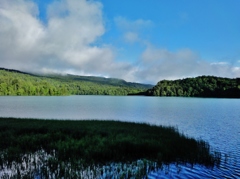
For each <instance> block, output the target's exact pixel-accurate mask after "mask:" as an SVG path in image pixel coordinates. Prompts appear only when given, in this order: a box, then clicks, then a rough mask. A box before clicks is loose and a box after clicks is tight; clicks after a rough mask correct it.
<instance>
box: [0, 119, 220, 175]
mask: <svg viewBox="0 0 240 179" xmlns="http://www.w3.org/2000/svg"><path fill="white" fill-rule="evenodd" d="M0 152H1V157H0V170H3V169H5V170H6V169H7V168H9V169H11V167H12V166H13V164H14V166H16V167H15V168H16V173H18V170H20V169H21V167H22V165H23V163H25V164H24V167H25V168H27V166H28V168H29V165H30V166H31V167H30V170H32V171H31V172H34V171H35V172H36V170H38V171H39V170H40V171H41V173H44V172H43V171H45V170H46V171H48V172H50V173H57V174H55V175H58V176H64V173H65V172H66V167H69V166H70V168H71V170H69V169H68V170H67V171H68V172H69V171H77V170H79V169H80V168H85V169H86V168H87V167H88V166H103V165H105V164H109V163H119V162H121V163H129V162H134V161H137V160H139V159H144V160H146V161H154V162H156V163H157V164H158V165H159V166H160V165H161V164H163V163H170V162H183V163H191V164H195V163H198V164H202V165H206V166H213V165H215V164H216V163H218V162H219V157H218V156H219V155H218V154H217V153H215V154H212V153H210V147H209V144H208V143H206V142H204V141H202V140H195V139H192V138H189V137H186V136H184V135H182V134H180V133H179V132H178V131H177V130H176V129H175V128H173V127H163V126H154V125H148V124H138V123H130V122H119V121H97V120H83V121H69V120H67V121H63V120H37V119H15V118H0ZM36 154H37V155H38V156H37V157H35V159H33V158H34V157H33V156H34V155H36ZM36 158H37V159H36ZM41 158H43V159H42V160H43V161H42V162H40V163H38V165H39V166H36V165H37V164H36V163H37V162H36V160H38V161H39V160H40V159H41ZM26 161H27V162H26ZM66 164H67V165H66ZM18 166H19V169H18ZM33 166H35V167H33ZM24 167H23V168H24ZM42 167H44V168H45V169H44V168H42ZM79 167H80V168H79ZM64 168H65V169H64ZM46 175H50V174H49V173H48V174H46ZM73 178H74V177H73Z"/></svg>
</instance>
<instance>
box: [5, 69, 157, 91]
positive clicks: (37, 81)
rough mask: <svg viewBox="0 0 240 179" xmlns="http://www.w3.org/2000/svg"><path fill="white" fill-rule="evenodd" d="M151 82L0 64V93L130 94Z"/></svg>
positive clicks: (147, 86) (145, 88)
mask: <svg viewBox="0 0 240 179" xmlns="http://www.w3.org/2000/svg"><path fill="white" fill-rule="evenodd" d="M152 87H153V85H148V84H141V83H131V82H126V81H124V80H121V79H115V78H103V77H94V76H77V75H69V74H67V75H58V74H54V75H39V74H30V73H26V72H22V71H18V70H13V69H5V68H0V95H27V96H28V95H44V96H46V95H129V94H139V93H142V92H145V91H146V90H147V89H149V88H152Z"/></svg>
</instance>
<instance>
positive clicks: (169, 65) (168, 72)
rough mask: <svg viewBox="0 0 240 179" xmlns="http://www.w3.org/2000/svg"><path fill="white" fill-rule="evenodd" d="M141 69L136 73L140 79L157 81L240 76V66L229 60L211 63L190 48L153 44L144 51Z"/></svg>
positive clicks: (140, 63) (140, 64)
mask: <svg viewBox="0 0 240 179" xmlns="http://www.w3.org/2000/svg"><path fill="white" fill-rule="evenodd" d="M139 69H140V70H138V71H137V72H136V74H135V76H137V78H138V79H142V80H143V81H149V82H155V83H156V82H157V81H159V80H163V79H179V78H186V77H196V76H200V75H214V76H221V77H230V78H232V77H236V76H240V68H238V67H233V66H231V65H230V64H229V63H227V62H219V63H209V62H207V61H205V60H203V59H201V57H200V56H199V55H198V54H197V53H195V52H193V51H191V50H190V49H181V50H179V51H176V52H171V51H169V50H167V49H161V48H155V47H152V46H148V47H147V48H146V50H145V51H144V52H143V54H142V57H141V61H140V62H139Z"/></svg>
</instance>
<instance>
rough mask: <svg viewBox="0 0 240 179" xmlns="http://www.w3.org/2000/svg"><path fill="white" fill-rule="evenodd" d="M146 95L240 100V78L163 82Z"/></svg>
mask: <svg viewBox="0 0 240 179" xmlns="http://www.w3.org/2000/svg"><path fill="white" fill-rule="evenodd" d="M146 95H148V96H186V97H217V98H240V78H236V79H230V78H221V77H214V76H200V77H196V78H186V79H182V80H173V81H170V80H162V81H159V82H158V83H157V85H156V86H154V87H153V88H152V89H149V90H147V92H146Z"/></svg>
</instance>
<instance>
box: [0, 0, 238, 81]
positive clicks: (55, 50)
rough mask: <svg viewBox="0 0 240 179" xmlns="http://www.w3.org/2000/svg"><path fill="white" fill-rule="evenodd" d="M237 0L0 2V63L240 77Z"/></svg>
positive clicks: (159, 75) (122, 74)
mask: <svg viewBox="0 0 240 179" xmlns="http://www.w3.org/2000/svg"><path fill="white" fill-rule="evenodd" d="M239 7H240V1H239V0H231V2H230V1H227V0H211V1H209V0H201V1H197V0H149V1H146V0H131V1H120V0H114V1H110V0H11V1H9V0H1V2H0V27H1V28H0V41H1V42H2V43H1V45H0V63H1V65H0V66H2V67H6V68H15V69H18V70H24V71H30V72H45V73H47V72H57V73H72V74H77V75H95V76H105V77H114V78H122V79H125V80H126V81H135V82H142V83H152V84H155V83H157V82H158V81H159V80H162V79H179V78H186V77H195V76H199V75H214V76H221V77H231V78H235V77H240V21H239V19H240V11H239Z"/></svg>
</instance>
